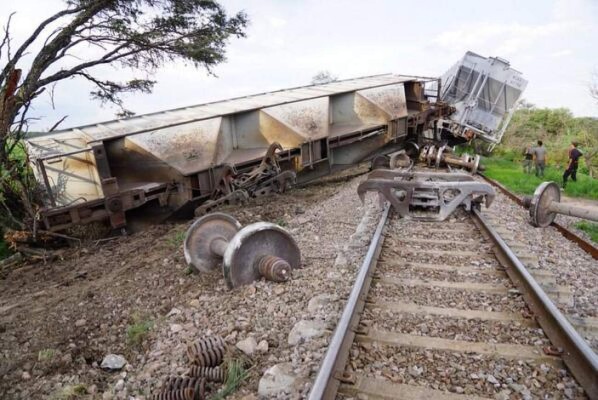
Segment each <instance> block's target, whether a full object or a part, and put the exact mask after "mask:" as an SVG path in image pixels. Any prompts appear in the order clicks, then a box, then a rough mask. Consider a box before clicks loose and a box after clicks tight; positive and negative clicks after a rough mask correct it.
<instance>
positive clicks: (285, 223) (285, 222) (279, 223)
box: [275, 218, 288, 228]
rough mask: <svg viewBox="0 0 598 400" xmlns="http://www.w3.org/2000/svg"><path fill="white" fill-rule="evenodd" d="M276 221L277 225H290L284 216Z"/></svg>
mask: <svg viewBox="0 0 598 400" xmlns="http://www.w3.org/2000/svg"><path fill="white" fill-rule="evenodd" d="M275 223H276V225H279V226H282V227H283V228H284V227H286V226H287V225H288V224H287V221H285V220H284V219H283V218H278V219H277V220H276V221H275Z"/></svg>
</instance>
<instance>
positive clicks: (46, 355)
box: [37, 349, 56, 362]
mask: <svg viewBox="0 0 598 400" xmlns="http://www.w3.org/2000/svg"><path fill="white" fill-rule="evenodd" d="M55 355H56V350H54V349H43V350H40V351H39V352H38V353H37V361H39V362H44V361H50V360H52V359H53V358H54V356H55Z"/></svg>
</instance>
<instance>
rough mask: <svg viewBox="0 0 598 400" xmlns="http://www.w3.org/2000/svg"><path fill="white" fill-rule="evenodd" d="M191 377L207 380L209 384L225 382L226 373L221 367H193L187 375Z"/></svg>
mask: <svg viewBox="0 0 598 400" xmlns="http://www.w3.org/2000/svg"><path fill="white" fill-rule="evenodd" d="M187 375H189V376H190V377H198V378H205V379H206V381H208V382H224V379H225V371H224V369H222V368H220V367H198V366H197V365H194V366H192V367H191V368H190V369H189V372H188V373H187Z"/></svg>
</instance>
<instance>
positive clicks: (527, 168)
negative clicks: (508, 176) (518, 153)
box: [523, 145, 534, 174]
mask: <svg viewBox="0 0 598 400" xmlns="http://www.w3.org/2000/svg"><path fill="white" fill-rule="evenodd" d="M532 147H533V145H530V146H527V147H526V148H525V150H523V172H524V173H525V174H531V173H532V161H533V159H534V154H533V152H532Z"/></svg>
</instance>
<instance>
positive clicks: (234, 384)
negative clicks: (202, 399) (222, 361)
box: [210, 359, 249, 400]
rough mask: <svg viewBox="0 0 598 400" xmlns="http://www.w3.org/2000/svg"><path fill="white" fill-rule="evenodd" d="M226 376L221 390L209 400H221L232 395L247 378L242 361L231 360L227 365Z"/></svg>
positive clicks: (247, 374)
mask: <svg viewBox="0 0 598 400" xmlns="http://www.w3.org/2000/svg"><path fill="white" fill-rule="evenodd" d="M227 364H228V368H227V371H228V374H227V376H226V380H225V381H224V385H223V386H222V389H220V390H219V391H218V393H216V394H215V395H214V396H212V398H211V399H210V400H221V399H224V398H225V397H227V396H229V395H231V394H233V393H234V392H235V391H236V390H237V389H238V388H239V386H241V383H243V381H244V380H245V379H247V377H248V376H249V372H248V371H247V370H246V369H245V367H244V366H243V364H244V363H243V361H241V360H235V359H233V360H231V361H229V362H228V363H227Z"/></svg>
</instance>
